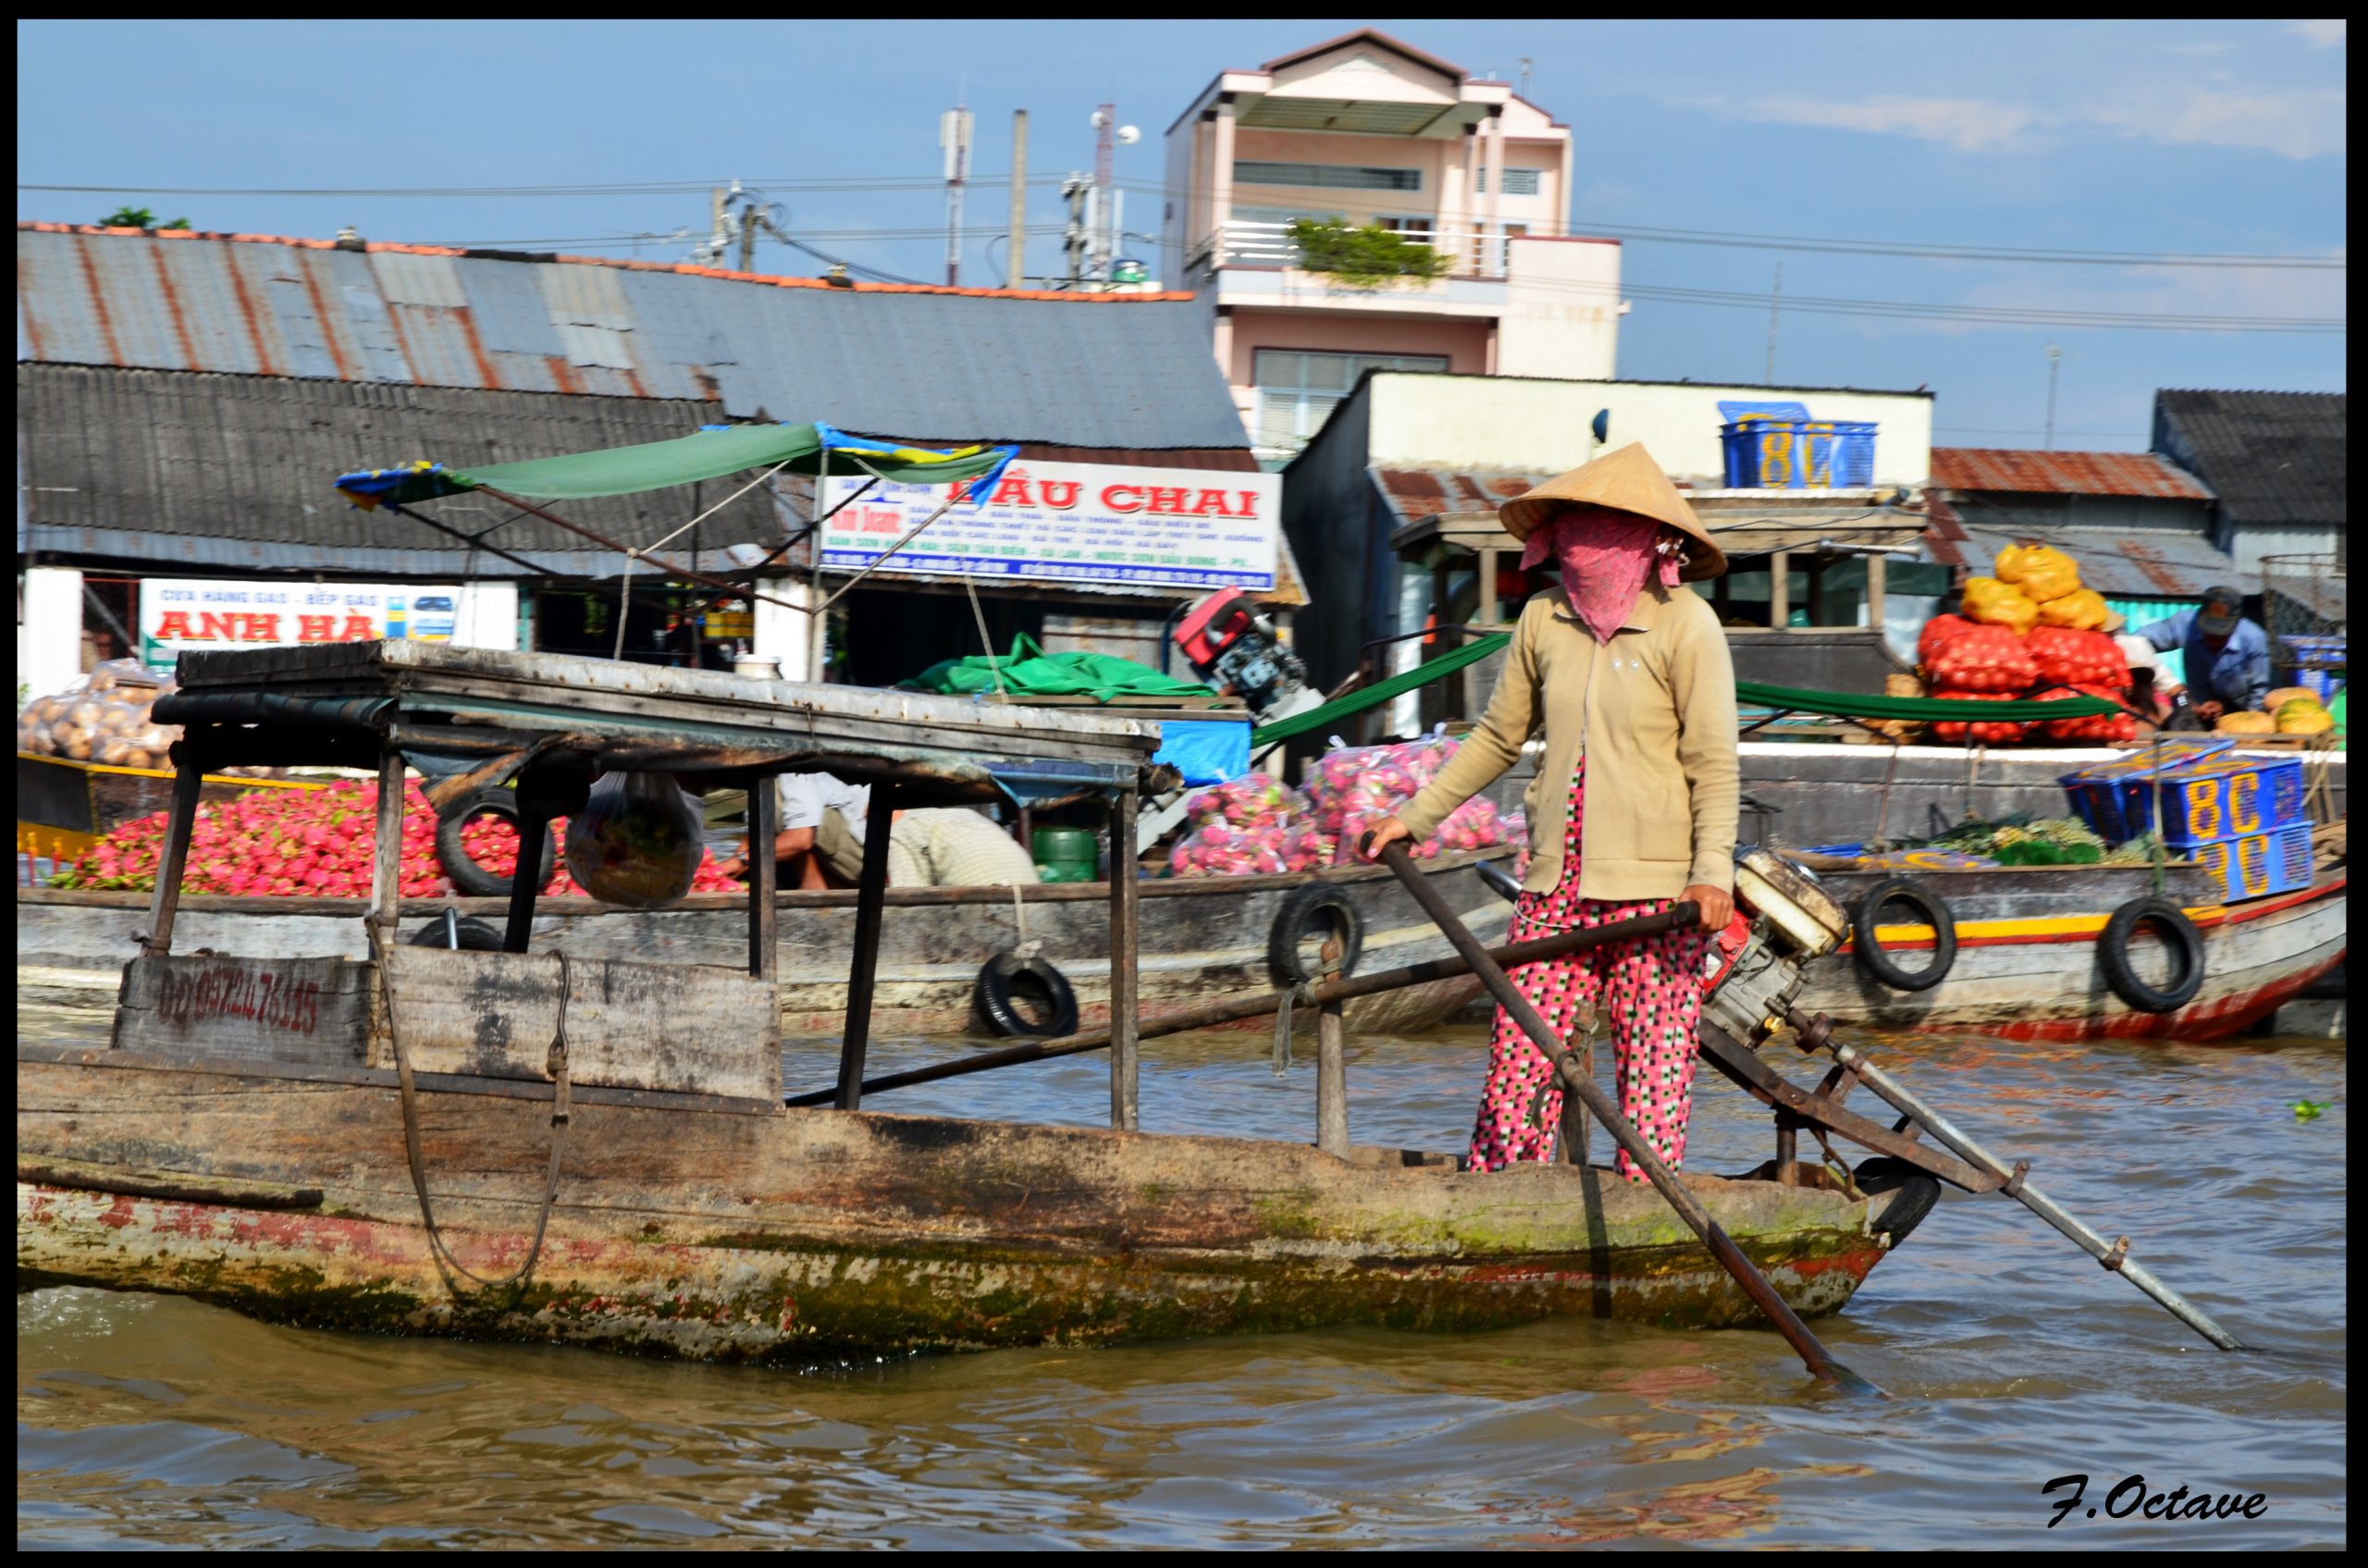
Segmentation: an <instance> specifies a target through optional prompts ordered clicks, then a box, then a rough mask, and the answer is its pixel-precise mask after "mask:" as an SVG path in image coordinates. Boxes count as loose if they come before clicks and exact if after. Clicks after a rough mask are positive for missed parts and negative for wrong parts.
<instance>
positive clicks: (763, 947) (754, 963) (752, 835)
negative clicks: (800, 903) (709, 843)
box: [748, 777, 781, 985]
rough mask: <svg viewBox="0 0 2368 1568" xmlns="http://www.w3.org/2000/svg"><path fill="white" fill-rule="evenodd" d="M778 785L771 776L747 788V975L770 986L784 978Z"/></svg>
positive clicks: (779, 796) (755, 781)
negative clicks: (776, 849) (778, 888)
mask: <svg viewBox="0 0 2368 1568" xmlns="http://www.w3.org/2000/svg"><path fill="white" fill-rule="evenodd" d="M779 783H780V781H778V780H776V779H773V778H770V777H768V778H761V779H757V780H753V781H751V783H750V784H749V786H748V972H749V973H750V974H752V975H754V976H756V977H757V978H758V979H759V980H761V981H763V982H765V983H766V984H767V985H771V984H773V983H774V982H776V981H778V980H779V979H780V978H781V944H780V941H779V938H778V935H777V932H776V922H777V921H778V920H780V918H781V910H780V907H779V903H778V901H777V900H776V899H775V898H774V896H773V894H774V891H775V887H776V884H777V883H778V882H779V880H780V866H779V865H778V863H777V862H776V861H775V860H774V859H773V841H774V840H775V839H777V838H779V837H780V836H781V828H780V826H779V823H780V821H781V793H780V789H779Z"/></svg>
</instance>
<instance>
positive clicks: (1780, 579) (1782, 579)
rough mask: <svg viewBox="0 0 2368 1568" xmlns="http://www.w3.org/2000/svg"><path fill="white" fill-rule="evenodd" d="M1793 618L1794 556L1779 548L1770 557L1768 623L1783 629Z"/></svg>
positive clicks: (1771, 628) (1772, 627)
mask: <svg viewBox="0 0 2368 1568" xmlns="http://www.w3.org/2000/svg"><path fill="white" fill-rule="evenodd" d="M1792 618H1793V558H1792V556H1791V555H1790V554H1788V553H1786V552H1785V551H1783V550H1781V549H1780V550H1778V551H1777V552H1776V553H1775V554H1773V555H1771V556H1770V557H1769V558H1768V624H1769V627H1770V630H1772V631H1779V632H1781V631H1782V630H1783V629H1784V626H1785V623H1788V622H1790V621H1791V620H1792Z"/></svg>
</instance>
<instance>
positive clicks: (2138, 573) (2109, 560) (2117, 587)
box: [1936, 527, 2258, 599]
mask: <svg viewBox="0 0 2368 1568" xmlns="http://www.w3.org/2000/svg"><path fill="white" fill-rule="evenodd" d="M2030 537H2040V538H2041V539H2043V540H2044V541H2045V542H2046V543H2048V544H2051V545H2054V547H2055V548H2056V549H2060V550H2062V551H2064V552H2065V553H2066V555H2069V556H2070V557H2071V558H2072V559H2073V560H2074V561H2075V562H2078V564H2079V567H2080V583H2081V586H2084V587H2091V588H2094V589H2096V590H2097V591H2098V592H2099V593H2101V594H2103V595H2105V596H2106V597H2108V598H2114V599H2120V598H2130V599H2194V598H2197V597H2199V596H2201V594H2202V592H2203V590H2204V589H2206V588H2208V587H2212V586H2214V585H2217V584H2226V585H2227V586H2231V587H2244V588H2248V589H2250V588H2252V587H2255V586H2258V581H2257V579H2255V578H2253V577H2251V576H2250V575H2248V574H2244V573H2240V572H2238V570H2237V563H2236V562H2234V561H2231V560H2230V559H2229V558H2228V552H2227V551H2226V550H2224V549H2219V548H2218V547H2217V546H2215V545H2214V544H2213V542H2212V541H2211V540H2209V539H2207V538H2205V537H2203V536H2202V535H2201V534H2177V533H2172V532H2170V531H2168V530H2165V531H2163V532H2160V533H2149V534H2144V535H2136V534H2128V533H2119V532H2109V531H2106V530H2103V529H2097V530H2089V529H2082V528H2059V529H2054V530H2050V531H2047V532H2045V533H2042V534H2037V535H2036V536H2035V535H2034V533H2032V532H2029V531H2025V532H2020V533H2014V534H2002V533H1995V532H1992V531H1991V530H1989V529H1986V528H1972V527H1969V528H1967V529H1966V530H1965V542H1964V543H1963V544H1962V545H1961V546H1959V547H1958V548H1959V549H1960V550H1961V551H1962V553H1963V556H1964V558H1965V559H1964V561H1963V564H1965V565H1967V566H1969V567H1971V568H1972V569H1973V571H1974V572H1975V574H1987V573H1988V572H1989V570H1990V565H1991V562H1993V561H1995V560H1996V559H1997V557H1998V552H1999V551H2000V550H2002V549H2005V548H2006V547H2007V546H2008V545H2011V544H2013V543H2014V542H2015V541H2016V540H2017V539H2018V538H2030ZM1936 553H1937V552H1936Z"/></svg>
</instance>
